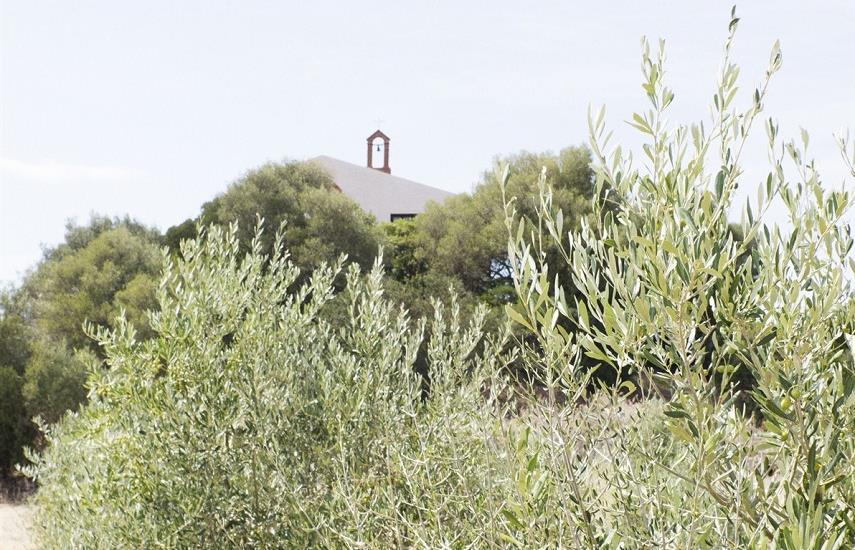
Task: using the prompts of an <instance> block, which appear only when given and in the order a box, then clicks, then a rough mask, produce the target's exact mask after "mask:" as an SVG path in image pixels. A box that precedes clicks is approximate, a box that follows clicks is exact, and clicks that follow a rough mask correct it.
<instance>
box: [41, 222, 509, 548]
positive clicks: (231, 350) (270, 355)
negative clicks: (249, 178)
mask: <svg viewBox="0 0 855 550" xmlns="http://www.w3.org/2000/svg"><path fill="white" fill-rule="evenodd" d="M258 235H259V236H260V232H259V233H258ZM260 243H261V240H260V238H258V237H257V238H256V240H255V243H254V245H253V248H252V251H251V252H250V253H249V254H247V255H246V256H245V257H242V254H241V253H240V252H239V243H238V239H237V230H236V227H235V226H232V228H231V230H229V231H225V230H221V229H218V228H214V227H212V228H210V229H209V230H207V233H204V234H203V235H202V236H200V238H199V239H198V240H196V241H188V242H185V243H184V244H183V247H182V259H181V260H178V261H172V260H170V259H169V258H168V257H167V265H166V267H165V271H164V275H163V278H162V280H161V283H160V287H159V292H158V300H159V306H160V307H159V311H158V312H157V313H152V314H151V317H150V321H151V328H152V330H153V332H154V333H155V335H156V336H155V337H153V338H151V339H150V340H147V341H145V342H138V341H136V340H135V339H134V329H133V328H132V327H130V326H129V325H127V324H126V323H120V324H119V325H118V328H117V329H116V330H115V331H98V332H97V333H96V334H95V337H96V338H97V339H98V341H99V342H100V344H101V345H102V346H103V349H104V350H105V353H106V357H107V364H108V366H109V368H108V369H106V370H99V371H96V372H93V373H92V375H91V379H90V387H91V391H90V400H89V403H88V404H87V405H86V406H85V407H83V408H82V410H80V411H79V412H78V413H76V414H70V415H68V416H67V417H66V418H64V419H63V420H62V421H61V422H60V423H59V424H57V425H56V426H53V427H50V428H47V439H48V442H49V446H48V449H47V451H46V453H45V454H44V455H43V456H41V457H38V458H36V459H35V460H36V462H35V466H34V467H33V468H32V469H31V470H30V473H31V474H32V475H34V476H35V477H36V479H37V480H38V482H39V483H40V490H39V492H38V494H37V496H36V499H35V502H36V509H37V514H36V517H35V528H36V531H37V535H38V539H39V541H40V543H41V544H42V545H43V546H45V547H48V548H150V547H166V548H200V547H215V548H224V547H232V548H243V547H267V548H269V547H293V548H304V547H310V546H324V547H344V546H348V547H365V546H368V547H377V548H381V547H382V548H389V547H394V546H423V547H441V546H466V545H475V544H477V543H478V540H479V537H482V536H484V533H486V532H487V531H488V529H491V528H494V527H495V528H494V529H493V530H494V531H496V532H497V531H498V527H496V522H497V519H496V516H497V515H498V510H499V509H500V508H501V504H502V498H503V494H502V492H501V491H498V490H496V489H495V488H497V487H501V486H502V485H503V481H502V480H503V479H504V478H503V477H502V474H501V471H500V468H499V467H498V462H499V460H498V458H497V457H499V456H500V455H499V453H497V452H495V450H494V447H495V446H496V445H495V444H494V443H492V439H493V437H492V431H493V430H494V429H495V423H494V420H493V418H494V417H493V414H494V408H493V404H492V403H493V401H494V397H493V394H494V393H495V391H497V390H500V385H499V384H498V383H496V382H490V380H491V378H492V373H493V372H494V371H495V370H496V369H497V368H498V363H497V361H498V359H497V357H498V355H497V354H496V352H495V345H494V344H492V343H489V342H487V343H485V342H483V340H482V338H481V332H480V328H479V324H480V322H481V321H482V320H483V312H482V313H480V314H479V315H477V316H476V320H475V322H474V323H473V324H472V325H471V326H468V327H467V326H461V324H460V322H459V321H458V315H457V313H458V312H457V309H456V307H455V306H452V307H451V310H450V311H445V312H443V311H440V310H439V309H438V310H437V313H436V316H435V318H434V319H433V325H432V327H431V329H432V335H433V337H432V339H431V340H430V344H429V346H428V348H427V356H428V359H427V363H428V365H429V376H430V395H429V397H427V398H425V397H424V396H423V392H422V387H421V386H422V382H421V379H420V377H419V376H418V375H417V374H416V373H415V372H414V370H413V364H414V361H415V358H416V353H417V350H418V348H419V346H420V345H421V343H422V332H423V328H424V327H423V326H412V325H411V323H410V321H409V320H408V318H407V315H406V313H405V312H403V311H401V310H399V309H397V308H396V307H393V306H392V305H391V304H389V303H388V302H386V301H385V300H384V299H383V297H382V295H381V290H380V288H381V274H382V272H381V268H380V263H379V261H378V263H377V264H376V265H375V267H374V269H373V270H372V271H371V272H370V273H368V274H367V275H366V276H364V277H363V276H361V275H360V274H359V272H358V269H357V268H355V267H351V268H350V269H349V270H348V271H347V273H346V279H347V288H346V291H345V292H346V293H347V295H348V300H347V303H348V307H349V312H348V315H347V319H348V321H347V325H346V326H344V327H337V326H334V325H332V324H331V323H330V322H328V321H327V319H326V318H325V316H324V315H323V308H324V306H325V305H326V304H328V302H329V300H330V299H331V297H332V295H333V290H332V288H333V287H332V283H333V280H334V279H335V277H336V276H337V274H338V273H339V270H340V266H338V265H336V266H326V267H322V268H320V269H318V270H317V271H316V272H314V273H313V274H312V275H311V278H310V279H309V281H308V282H306V283H305V284H302V286H298V287H295V286H294V283H295V281H296V280H297V275H298V273H297V269H296V268H295V267H294V266H293V265H292V264H291V263H290V261H289V259H288V256H287V255H285V254H277V255H275V256H273V257H266V256H265V255H263V254H262V253H261V245H260ZM280 244H281V242H280ZM281 248H282V247H281V246H277V247H276V248H275V249H276V250H281ZM491 526H492V527H491Z"/></svg>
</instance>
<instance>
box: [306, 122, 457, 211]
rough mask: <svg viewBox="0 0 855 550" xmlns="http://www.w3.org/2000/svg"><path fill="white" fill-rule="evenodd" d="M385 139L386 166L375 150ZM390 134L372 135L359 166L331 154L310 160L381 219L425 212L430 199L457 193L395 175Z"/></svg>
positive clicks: (440, 200)
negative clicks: (377, 161) (378, 160)
mask: <svg viewBox="0 0 855 550" xmlns="http://www.w3.org/2000/svg"><path fill="white" fill-rule="evenodd" d="M380 141H382V142H383V144H382V147H383V166H382V167H379V168H377V167H375V166H374V153H375V152H377V153H379V152H380V146H381V145H380V143H379V142H380ZM390 141H391V140H390V139H389V136H387V135H386V134H384V133H383V132H381V131H380V130H377V131H376V132H374V133H373V134H371V135H370V136H369V137H368V139H367V142H368V158H367V163H366V166H359V165H356V164H352V163H350V162H345V161H343V160H339V159H336V158H332V157H328V156H323V155H322V156H319V157H315V158H313V159H311V160H310V162H314V163H316V164H318V165H320V166H321V167H322V168H324V169H325V170H326V171H327V172H329V174H330V176H331V177H332V179H333V181H334V182H335V185H336V187H338V189H339V190H341V192H342V193H344V194H345V195H347V196H348V197H350V198H351V199H352V200H353V201H354V202H355V203H356V204H358V205H359V206H361V207H362V208H363V209H364V210H365V211H366V212H370V213H372V214H374V217H375V218H377V221H378V222H387V221H395V220H397V219H401V218H412V217H413V216H415V215H416V214H420V213H421V212H424V209H425V205H426V204H427V203H428V202H430V201H435V202H442V201H444V200H445V199H446V198H448V197H450V196H452V195H453V194H454V193H449V192H448V191H443V190H442V189H437V188H436V187H431V186H429V185H424V184H422V183H417V182H414V181H411V180H408V179H404V178H400V177H398V176H393V175H392V169H391V168H390V167H389V143H390Z"/></svg>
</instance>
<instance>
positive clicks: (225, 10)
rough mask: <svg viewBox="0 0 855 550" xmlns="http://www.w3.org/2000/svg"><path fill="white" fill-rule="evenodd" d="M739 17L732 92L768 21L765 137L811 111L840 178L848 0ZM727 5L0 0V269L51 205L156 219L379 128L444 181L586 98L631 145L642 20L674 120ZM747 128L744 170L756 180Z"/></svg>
mask: <svg viewBox="0 0 855 550" xmlns="http://www.w3.org/2000/svg"><path fill="white" fill-rule="evenodd" d="M738 15H739V16H740V17H741V21H740V24H739V32H738V34H737V38H736V44H735V47H734V54H735V59H736V61H737V62H738V63H739V64H740V66H741V69H742V70H741V79H740V83H741V93H740V96H739V99H738V101H740V102H741V104H742V105H745V106H747V105H748V101H749V97H750V96H749V94H750V93H751V92H752V91H753V89H754V87H755V86H757V85H758V83H759V82H760V79H761V77H762V74H763V71H764V70H765V68H766V64H767V61H768V57H769V50H770V48H771V46H772V44H773V42H774V41H775V40H776V39H780V41H781V45H782V49H783V60H784V62H783V68H782V70H781V72H780V73H779V74H778V75H777V76H776V77H775V79H774V81H773V83H772V85H771V88H770V97H769V100H768V101H767V104H766V114H767V115H768V116H771V117H773V118H775V119H777V120H778V121H779V122H780V125H781V131H782V133H783V134H784V135H785V136H791V137H794V138H796V137H798V135H799V128H800V127H804V128H806V129H807V130H808V131H810V133H811V149H812V156H814V157H816V160H817V164H818V165H819V167H820V171H821V173H822V174H823V175H824V179H825V181H826V183H828V184H829V185H833V186H835V187H839V185H840V184H841V182H842V181H843V178H844V174H845V171H844V169H843V165H842V163H841V162H840V160H839V154H838V152H837V150H836V147H835V143H834V140H833V133H834V132H839V131H841V129H843V130H845V129H846V128H847V127H849V128H851V129H852V131H853V134H855V35H853V34H852V24H853V22H855V2H850V1H837V2H833V1H828V2H793V1H776V2H772V1H754V2H751V3H750V4H749V3H747V2H746V3H744V5H743V6H740V7H738ZM729 19H730V5H729V4H727V3H718V2H695V1H674V2H664V1H647V2H640V1H614V2H605V1H604V2H590V1H587V2H576V1H561V2H558V1H555V2H548V1H538V2H519V1H514V2H510V1H496V0H492V1H490V2H486V1H485V2H476V1H470V2H461V1H459V0H458V1H432V2H416V1H412V2H411V1H407V2H404V1H400V0H399V1H397V2H387V1H385V0H383V1H381V0H374V1H372V2H345V1H339V2H328V1H317V0H315V1H312V2H295V1H276V2H273V1H271V2H264V1H250V0H244V1H239V2H238V1H234V2H232V1H189V0H185V1H182V2H174V1H159V0H147V1H146V2H116V1H87V0H77V1H75V2H67V1H56V2H52V1H34V0H15V1H13V0H0V284H2V283H16V282H19V281H20V278H21V277H22V275H23V274H24V273H25V272H26V270H27V269H29V268H31V267H32V266H33V265H35V264H36V262H37V261H38V260H39V258H40V257H41V255H42V249H43V247H45V246H47V247H50V246H55V245H56V244H58V243H59V242H61V241H62V239H63V235H64V231H65V225H66V223H67V222H68V221H69V220H74V221H76V222H77V223H86V222H87V221H88V220H89V217H90V215H91V214H93V213H97V214H103V215H110V216H114V215H119V216H122V215H125V214H129V215H131V216H132V217H134V218H136V219H138V220H140V221H142V222H144V223H146V224H149V225H152V226H156V227H158V228H160V229H161V230H166V229H167V228H168V227H170V226H171V225H173V224H176V223H180V222H182V221H183V220H185V219H187V218H189V217H193V216H195V215H196V214H198V212H199V209H200V206H201V205H202V203H204V202H205V201H207V200H210V199H211V198H213V197H214V196H216V195H217V194H218V193H221V192H223V191H224V190H225V189H226V188H227V186H228V184H229V183H231V182H233V181H234V180H236V179H237V178H239V177H240V176H241V174H243V173H244V172H246V171H247V170H249V169H251V168H253V167H257V166H259V165H261V164H263V163H265V162H267V161H283V160H300V159H306V158H311V157H314V156H316V155H322V154H323V155H329V156H333V157H336V158H340V159H342V160H346V161H350V162H354V163H357V164H362V163H364V161H365V159H364V155H365V138H366V137H367V136H368V135H369V134H371V133H372V132H373V131H374V130H375V129H377V128H378V127H380V128H381V129H382V130H383V131H384V132H385V133H387V134H388V135H389V136H390V137H391V139H392V145H391V162H390V164H391V168H392V173H394V174H396V175H400V176H402V177H406V178H408V179H412V180H415V181H419V182H422V183H426V184H428V185H433V186H435V187H439V188H442V189H446V190H449V191H453V192H465V191H469V190H471V189H472V187H473V185H474V184H476V183H477V181H478V179H479V177H480V175H481V173H482V172H483V171H484V170H485V169H487V168H488V167H489V166H490V164H491V162H492V159H493V158H494V157H495V156H496V155H502V154H508V153H513V152H517V151H520V150H523V149H525V150H529V151H545V150H553V151H556V150H559V149H561V148H562V147H565V146H568V145H578V144H582V143H584V142H585V141H586V139H587V125H586V111H587V108H588V106H589V105H591V106H593V107H598V106H600V105H605V106H606V109H607V111H606V112H607V115H606V120H607V124H608V125H609V127H610V128H612V129H613V130H614V131H615V140H616V142H617V143H622V144H625V145H628V146H630V147H633V146H636V147H637V146H638V144H639V141H638V139H637V137H636V135H635V132H634V131H633V130H632V129H631V128H629V126H628V125H627V124H626V123H625V121H626V120H628V119H630V117H631V115H632V113H633V112H635V111H639V110H641V109H645V108H646V107H647V106H646V104H645V100H644V95H643V92H642V90H641V88H640V78H641V77H640V64H639V60H640V38H641V37H642V36H643V35H646V36H648V37H650V38H651V39H654V40H655V39H659V38H664V39H665V40H666V47H667V49H668V59H669V61H668V65H667V67H668V74H667V76H666V78H667V80H668V82H669V84H670V87H671V88H672V89H673V90H674V91H675V93H676V99H675V101H674V105H673V108H672V110H671V113H670V115H669V119H670V120H671V121H672V122H673V123H674V124H677V123H686V122H694V121H697V120H699V119H703V118H706V117H707V115H708V109H707V106H708V104H709V102H710V100H711V98H712V94H713V91H714V85H715V80H716V73H717V69H718V68H719V65H720V61H721V52H722V45H723V42H724V38H725V36H726V33H727V24H728V21H729ZM758 130H760V131H759V132H758V136H759V138H758V139H756V140H753V141H751V142H749V147H748V149H747V151H746V153H745V163H746V177H745V181H744V183H743V185H742V188H743V189H744V190H747V189H750V188H752V187H753V185H754V181H759V180H760V179H764V178H765V146H764V139H765V137H764V135H763V131H762V128H758ZM752 179H753V181H751V180H752ZM849 186H850V189H851V188H852V187H853V184H852V182H851V179H850V181H849ZM745 192H746V193H748V191H745Z"/></svg>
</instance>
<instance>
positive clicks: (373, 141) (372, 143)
mask: <svg viewBox="0 0 855 550" xmlns="http://www.w3.org/2000/svg"><path fill="white" fill-rule="evenodd" d="M377 140H382V141H383V167H382V168H378V167H376V166H374V153H375V152H377V153H379V152H380V143H379V142H378V141H377ZM367 141H368V167H369V168H374V169H375V170H380V171H381V172H386V173H387V174H391V173H392V169H391V168H389V142H390V141H392V140H390V139H389V136H387V135H386V134H384V133H383V132H381V131H380V130H377V131H376V132H374V133H373V134H371V135H370V136H368V140H367ZM375 147H376V151H375Z"/></svg>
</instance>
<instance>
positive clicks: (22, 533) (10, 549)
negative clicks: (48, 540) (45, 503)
mask: <svg viewBox="0 0 855 550" xmlns="http://www.w3.org/2000/svg"><path fill="white" fill-rule="evenodd" d="M28 512H29V509H28V507H27V506H26V505H24V504H5V503H0V550H23V549H27V548H32V544H31V542H30V536H29V534H28V533H27V529H26V522H27V514H28Z"/></svg>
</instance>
